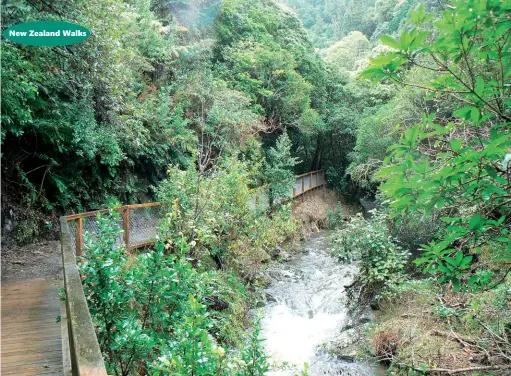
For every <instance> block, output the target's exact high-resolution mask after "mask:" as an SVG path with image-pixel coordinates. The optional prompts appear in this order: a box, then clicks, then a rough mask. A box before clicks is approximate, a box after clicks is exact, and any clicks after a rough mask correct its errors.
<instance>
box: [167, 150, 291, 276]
mask: <svg viewBox="0 0 511 376" xmlns="http://www.w3.org/2000/svg"><path fill="white" fill-rule="evenodd" d="M168 173H169V176H168V178H167V179H166V180H164V181H163V182H162V183H161V185H160V187H159V188H158V199H159V200H160V201H161V202H162V203H163V205H164V206H165V207H166V208H167V212H168V214H167V217H166V218H165V219H164V221H163V223H162V226H163V229H164V230H165V232H164V234H165V236H166V237H167V238H169V239H173V238H175V234H176V233H179V234H183V236H186V237H187V238H188V239H189V245H190V250H189V252H190V254H191V255H193V256H194V257H197V258H200V259H203V260H206V261H207V260H208V259H213V260H215V262H216V264H217V266H218V267H219V268H224V267H227V268H231V269H234V270H236V271H237V272H238V273H239V274H240V275H242V276H243V277H245V278H249V279H251V278H253V277H255V276H256V275H257V272H258V270H259V268H260V265H261V263H263V262H265V261H268V260H269V259H270V258H271V257H272V256H273V253H274V252H275V251H276V248H277V247H278V246H279V245H280V244H282V243H283V242H284V240H285V239H286V238H287V237H288V236H289V235H290V234H292V233H293V232H294V231H295V229H296V226H295V224H294V220H293V219H292V218H291V211H290V207H289V206H288V205H285V206H282V207H279V208H276V209H275V210H276V211H275V212H274V213H273V214H272V215H271V216H267V215H266V212H267V211H268V210H269V208H268V206H267V204H266V205H265V202H264V200H263V197H264V195H265V191H264V190H257V189H250V188H249V184H250V183H251V182H250V176H249V174H248V173H247V168H246V167H245V165H244V164H243V163H240V162H238V161H236V160H235V159H229V160H227V161H225V162H224V164H223V165H222V166H221V167H220V168H218V169H215V170H214V171H210V172H209V173H207V174H201V173H200V172H199V171H197V169H196V168H193V167H192V168H189V169H188V170H186V171H182V170H179V169H178V168H175V167H171V168H169V170H168ZM283 183H284V182H281V184H283ZM291 183H292V184H294V180H293V181H292V182H291ZM284 186H285V185H284ZM291 187H292V185H291V186H289V182H288V185H287V191H291ZM256 195H259V196H260V200H259V201H256ZM256 203H257V205H256ZM169 246H170V247H175V246H177V245H176V244H174V243H169Z"/></svg>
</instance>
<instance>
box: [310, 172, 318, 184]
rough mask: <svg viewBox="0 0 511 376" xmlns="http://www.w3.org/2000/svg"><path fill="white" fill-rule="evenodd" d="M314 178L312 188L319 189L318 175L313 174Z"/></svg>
mask: <svg viewBox="0 0 511 376" xmlns="http://www.w3.org/2000/svg"><path fill="white" fill-rule="evenodd" d="M311 178H312V186H313V187H317V186H318V173H317V172H316V173H314V174H311Z"/></svg>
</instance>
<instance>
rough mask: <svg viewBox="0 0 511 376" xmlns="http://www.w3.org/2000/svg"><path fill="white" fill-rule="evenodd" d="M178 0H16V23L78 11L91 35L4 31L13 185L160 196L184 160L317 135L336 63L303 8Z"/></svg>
mask: <svg viewBox="0 0 511 376" xmlns="http://www.w3.org/2000/svg"><path fill="white" fill-rule="evenodd" d="M165 4H166V3H165V2H160V1H152V0H137V1H134V2H133V1H123V0H101V1H99V2H96V3H95V4H91V3H86V2H80V1H71V2H68V3H59V4H42V5H41V6H40V7H39V6H37V7H36V5H35V4H32V3H30V4H24V3H20V2H8V4H7V5H6V6H7V7H8V8H9V11H8V12H7V11H6V12H3V13H2V21H3V24H5V25H10V24H16V23H19V22H24V21H37V20H42V19H62V17H64V15H65V17H66V18H67V20H69V21H71V22H76V23H79V24H82V25H84V26H85V27H87V28H89V29H90V30H92V36H91V38H89V39H88V40H87V41H86V42H84V43H80V44H76V45H72V46H67V47H62V48H61V47H56V48H40V49H36V50H34V49H33V48H31V47H26V46H20V45H15V44H12V43H10V42H9V41H3V42H2V50H3V55H2V61H3V64H2V82H3V88H2V90H3V95H2V123H3V124H4V125H5V126H4V127H3V128H2V142H3V161H4V164H5V165H6V166H9V167H8V168H7V169H5V170H3V172H2V175H3V177H4V178H5V179H4V181H5V182H6V183H5V185H4V190H3V195H4V197H5V196H7V197H8V198H10V199H11V201H14V202H17V203H19V202H23V205H25V206H28V205H31V206H32V207H33V209H32V210H45V211H47V212H53V213H58V212H62V211H64V210H67V211H71V210H82V209H89V208H96V207H102V206H104V205H105V202H107V201H108V200H110V198H112V197H114V198H117V199H118V200H119V201H122V202H125V203H128V202H140V201H149V200H151V199H152V198H153V196H154V190H153V187H154V186H156V185H157V184H158V183H159V182H160V181H161V180H163V179H164V178H165V171H166V169H167V166H169V165H171V164H172V165H176V166H179V167H181V168H186V167H188V166H190V165H192V164H193V163H194V162H195V164H196V165H197V168H199V169H209V168H210V167H211V165H212V164H215V163H217V162H218V161H219V160H220V159H222V158H223V157H231V156H238V155H240V151H242V149H243V148H244V147H245V145H246V144H247V143H251V145H252V146H255V145H258V146H257V148H259V149H260V150H259V153H260V154H261V155H264V154H266V152H267V151H268V149H269V148H270V147H271V146H273V145H275V142H276V139H277V137H278V135H280V134H281V133H282V131H283V130H284V129H285V128H287V130H288V132H289V138H290V139H291V143H292V145H293V149H295V148H296V147H297V145H298V144H299V143H302V144H306V145H307V147H313V145H314V139H315V137H317V134H318V132H319V130H320V129H321V127H322V124H323V118H324V106H325V102H326V97H327V93H326V91H325V89H324V87H325V82H326V72H325V67H324V64H323V63H322V61H321V59H320V57H319V56H318V55H317V54H316V53H315V52H314V50H313V48H312V46H311V45H310V43H309V42H308V40H307V37H306V34H305V30H304V29H303V27H302V26H301V25H300V22H299V21H298V20H297V19H296V17H294V15H293V14H291V13H290V12H288V11H286V10H284V9H283V8H282V7H280V6H278V5H277V4H275V3H274V2H270V1H265V0H264V1H263V0H261V1H256V2H253V1H252V2H251V1H247V0H233V1H227V2H223V3H221V2H218V1H211V2H206V3H200V4H199V3H197V2H185V3H179V4H177V3H172V4H171V3H168V4H167V5H165ZM192 14H193V17H192ZM111 25H116V27H115V28H112V27H111ZM262 131H264V133H263V132H262ZM261 134H262V135H263V136H264V137H261ZM311 140H312V142H311ZM302 150H303V147H302ZM206 155H207V156H208V157H205V156H206ZM308 162H309V160H307V163H308ZM304 163H305V162H304ZM302 168H304V169H305V170H309V166H302ZM256 180H258V181H257V184H255V180H254V182H253V183H254V184H253V185H252V186H253V187H255V186H258V184H262V183H263V182H262V175H259V177H258V178H256ZM54 215H56V214H54Z"/></svg>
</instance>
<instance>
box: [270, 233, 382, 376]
mask: <svg viewBox="0 0 511 376" xmlns="http://www.w3.org/2000/svg"><path fill="white" fill-rule="evenodd" d="M329 234H330V232H328V231H321V232H319V233H315V234H313V235H312V236H311V237H310V238H309V239H308V240H307V241H306V242H305V244H304V246H303V252H302V253H300V254H298V255H297V256H296V257H294V258H293V259H291V260H290V261H288V262H285V263H280V264H275V265H273V266H271V267H270V268H269V269H268V276H269V278H270V281H271V282H270V284H269V285H268V287H267V288H266V289H265V293H266V296H267V300H268V304H267V305H266V306H265V307H264V308H263V320H262V322H261V325H262V328H261V336H262V337H263V338H264V339H265V340H266V341H265V347H266V350H267V353H268V355H269V356H270V357H271V358H270V361H271V363H272V364H273V365H274V366H273V369H272V371H271V372H270V373H269V375H272V376H288V375H289V376H293V375H296V374H300V372H301V371H302V370H303V369H304V366H305V364H307V366H305V367H307V368H308V369H307V374H308V375H309V376H316V375H353V376H366V375H374V374H383V373H382V372H381V371H382V369H381V368H380V367H379V366H377V365H376V366H375V365H371V364H367V363H354V362H352V361H348V359H349V358H350V357H351V358H353V357H354V355H355V354H354V353H353V352H354V349H353V348H351V349H350V341H351V340H350V330H353V321H354V319H355V321H357V323H360V322H361V321H362V323H364V322H365V323H367V322H368V321H370V318H368V317H365V318H362V319H361V318H352V317H350V315H349V313H348V309H347V307H346V301H345V299H346V296H345V289H344V286H345V285H349V284H350V283H351V282H352V281H353V279H354V278H355V276H356V274H357V267H356V266H355V265H343V264H340V263H339V262H338V261H337V260H336V259H334V258H333V257H332V256H330V255H329V253H328V244H329V241H328V237H329ZM333 354H337V355H333ZM341 354H345V355H341Z"/></svg>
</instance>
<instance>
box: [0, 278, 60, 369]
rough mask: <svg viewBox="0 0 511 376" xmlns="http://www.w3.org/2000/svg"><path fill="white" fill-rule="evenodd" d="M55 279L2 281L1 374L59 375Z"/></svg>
mask: <svg viewBox="0 0 511 376" xmlns="http://www.w3.org/2000/svg"><path fill="white" fill-rule="evenodd" d="M58 288H59V281H58V280H56V279H53V278H33V279H28V280H24V281H16V282H5V283H4V282H3V283H2V298H1V303H2V348H1V354H2V357H1V363H2V365H1V370H2V375H62V374H63V366H62V339H61V323H60V322H57V317H58V316H59V315H60V300H59V296H58Z"/></svg>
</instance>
